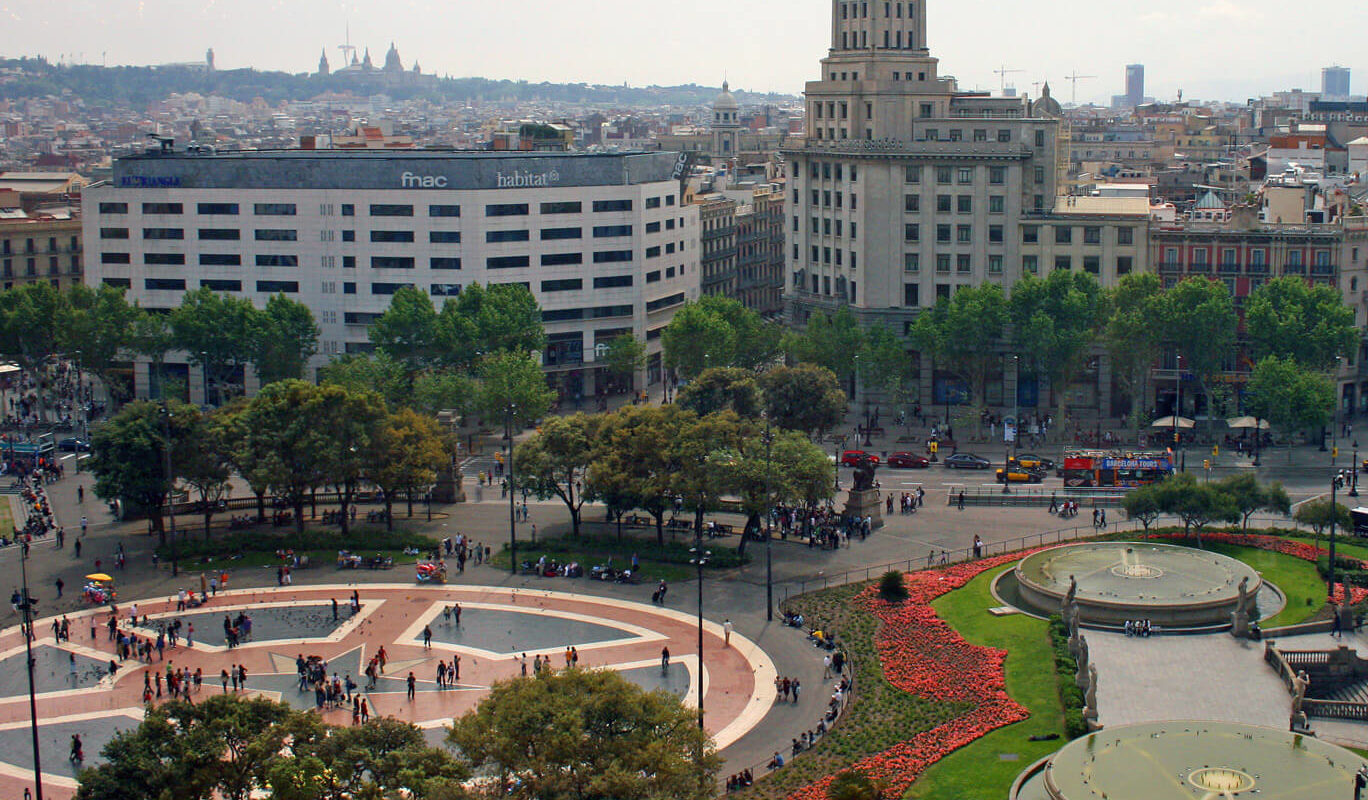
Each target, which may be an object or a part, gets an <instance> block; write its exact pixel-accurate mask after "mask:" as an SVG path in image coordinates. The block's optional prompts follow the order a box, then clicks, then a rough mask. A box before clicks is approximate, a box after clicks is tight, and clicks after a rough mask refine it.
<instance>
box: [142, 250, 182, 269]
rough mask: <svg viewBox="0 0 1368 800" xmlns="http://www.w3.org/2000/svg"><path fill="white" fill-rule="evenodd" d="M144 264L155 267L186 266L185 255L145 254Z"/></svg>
mask: <svg viewBox="0 0 1368 800" xmlns="http://www.w3.org/2000/svg"><path fill="white" fill-rule="evenodd" d="M143 263H144V264H147V265H149V266H154V267H179V266H183V265H184V264H185V254H184V253H144V254H143Z"/></svg>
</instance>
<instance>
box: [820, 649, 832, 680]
mask: <svg viewBox="0 0 1368 800" xmlns="http://www.w3.org/2000/svg"><path fill="white" fill-rule="evenodd" d="M822 677H823V678H830V677H831V654H830V653H828V654H827V655H824V656H822Z"/></svg>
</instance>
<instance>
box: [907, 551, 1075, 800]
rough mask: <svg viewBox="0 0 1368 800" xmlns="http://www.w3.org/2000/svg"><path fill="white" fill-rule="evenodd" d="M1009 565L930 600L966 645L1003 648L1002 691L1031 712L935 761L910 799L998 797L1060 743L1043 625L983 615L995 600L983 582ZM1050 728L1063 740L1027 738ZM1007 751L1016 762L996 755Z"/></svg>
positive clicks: (1061, 719)
mask: <svg viewBox="0 0 1368 800" xmlns="http://www.w3.org/2000/svg"><path fill="white" fill-rule="evenodd" d="M1013 566H1015V565H1009V566H1006V567H1003V568H1002V569H997V570H990V571H988V572H985V573H983V574H982V575H980V576H978V577H977V578H975V579H974V580H972V581H970V582H969V583H968V584H966V585H965V586H964V588H962V589H957V590H956V591H953V592H950V593H949V594H946V595H944V596H942V597H940V598H937V599H936V600H935V601H934V602H932V604H931V605H932V606H933V607H934V608H935V609H936V613H937V614H938V615H939V616H940V618H941V619H943V620H945V621H946V622H948V623H949V624H950V625H951V626H952V627H953V628H954V629H955V630H956V631H958V632H959V634H960V635H961V636H963V637H964V639H965V640H966V641H968V642H969V643H970V644H975V645H982V646H988V647H997V648H1001V649H1004V650H1007V651H1008V655H1007V661H1006V672H1007V693H1008V694H1009V695H1011V697H1012V699H1013V700H1015V701H1017V702H1018V703H1020V704H1021V705H1023V706H1025V707H1026V708H1027V709H1028V710H1029V711H1030V712H1031V716H1030V718H1028V719H1025V720H1022V721H1021V722H1017V723H1013V724H1011V725H1008V726H1007V727H1005V728H999V729H997V730H995V731H993V732H992V733H989V734H988V735H987V736H984V737H983V738H981V739H979V740H977V741H975V742H974V743H973V744H970V745H968V746H966V747H962V748H960V749H959V750H956V751H955V752H953V753H951V754H950V755H949V756H946V757H945V758H943V759H941V760H940V761H939V762H937V763H936V764H934V765H933V766H932V767H931V768H930V769H928V770H927V771H926V772H925V773H924V774H923V775H922V776H921V778H919V779H918V780H917V782H916V783H914V784H912V788H911V789H909V790H908V793H907V795H906V796H907V797H909V798H917V800H1002V798H1005V797H1006V796H1007V791H1008V790H1009V789H1010V788H1011V785H1012V781H1013V780H1015V779H1016V776H1017V775H1018V774H1019V773H1020V772H1021V770H1023V769H1025V768H1026V766H1027V765H1029V764H1031V763H1033V762H1034V761H1036V760H1037V759H1039V758H1042V757H1043V756H1046V755H1049V754H1050V753H1053V752H1054V751H1055V750H1057V749H1059V747H1060V746H1061V745H1062V744H1063V743H1064V741H1063V736H1064V713H1063V706H1062V705H1061V703H1060V700H1059V692H1058V689H1057V684H1056V677H1055V668H1054V654H1053V652H1052V651H1051V650H1050V635H1049V631H1048V629H1047V623H1046V622H1045V621H1044V620H1039V619H1033V618H1031V617H1028V616H1025V615H1024V614H1018V615H1013V616H1008V617H994V616H992V615H991V614H989V613H988V608H989V607H991V606H996V605H998V603H997V601H995V600H994V599H993V596H992V594H991V593H990V592H989V590H988V589H989V586H990V585H991V583H992V581H993V579H994V578H996V577H997V576H998V575H1000V574H1002V573H1003V572H1006V571H1007V570H1009V569H1011V568H1012V567H1013ZM1052 733H1053V734H1059V736H1060V737H1061V738H1060V739H1059V740H1055V741H1042V742H1032V741H1030V737H1032V736H1039V735H1048V734H1052ZM1008 754H1015V755H1016V756H1017V758H1016V760H1014V761H1004V760H1003V759H1002V756H1004V755H1008Z"/></svg>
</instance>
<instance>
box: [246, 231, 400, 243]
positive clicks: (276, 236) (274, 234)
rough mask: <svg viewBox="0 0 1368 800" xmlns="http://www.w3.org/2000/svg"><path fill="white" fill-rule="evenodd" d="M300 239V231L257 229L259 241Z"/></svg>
mask: <svg viewBox="0 0 1368 800" xmlns="http://www.w3.org/2000/svg"><path fill="white" fill-rule="evenodd" d="M409 236H410V237H412V234H409ZM298 239H299V233H298V232H297V231H292V230H285V229H276V228H258V229H257V231H256V240H257V241H258V242H293V241H297V240H298ZM409 241H413V239H412V238H410V239H409Z"/></svg>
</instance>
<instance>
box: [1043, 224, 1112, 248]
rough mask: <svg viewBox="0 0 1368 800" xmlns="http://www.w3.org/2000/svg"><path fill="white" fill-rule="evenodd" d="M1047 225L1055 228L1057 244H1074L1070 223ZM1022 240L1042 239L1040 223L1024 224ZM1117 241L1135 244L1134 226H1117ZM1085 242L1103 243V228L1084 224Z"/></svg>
mask: <svg viewBox="0 0 1368 800" xmlns="http://www.w3.org/2000/svg"><path fill="white" fill-rule="evenodd" d="M1047 227H1053V228H1054V240H1055V244H1073V240H1074V232H1073V231H1074V229H1073V227H1072V226H1070V225H1052V226H1047ZM1021 241H1022V242H1023V243H1025V244H1036V243H1037V242H1039V241H1040V226H1039V225H1022V226H1021ZM1116 243H1117V244H1118V245H1131V244H1135V229H1134V228H1117V229H1116ZM1083 244H1102V228H1101V227H1100V226H1097V225H1084V226H1083Z"/></svg>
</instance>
